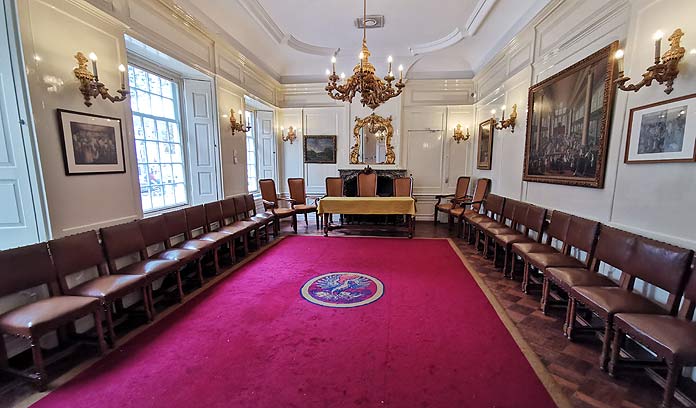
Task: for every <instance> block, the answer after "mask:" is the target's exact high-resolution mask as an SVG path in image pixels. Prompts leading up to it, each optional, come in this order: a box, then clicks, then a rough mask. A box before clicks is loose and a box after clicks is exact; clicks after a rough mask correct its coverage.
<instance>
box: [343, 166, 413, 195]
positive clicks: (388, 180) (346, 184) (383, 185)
mask: <svg viewBox="0 0 696 408" xmlns="http://www.w3.org/2000/svg"><path fill="white" fill-rule="evenodd" d="M364 171H368V172H375V173H377V195H378V196H380V197H389V196H391V195H393V193H394V191H393V190H394V184H393V180H394V179H395V178H397V177H406V176H408V174H407V172H406V170H404V169H373V168H371V167H370V166H367V167H366V168H364V169H342V170H341V169H339V170H338V174H339V175H340V176H341V178H342V179H343V195H344V196H346V197H355V196H357V195H358V174H359V173H361V172H364Z"/></svg>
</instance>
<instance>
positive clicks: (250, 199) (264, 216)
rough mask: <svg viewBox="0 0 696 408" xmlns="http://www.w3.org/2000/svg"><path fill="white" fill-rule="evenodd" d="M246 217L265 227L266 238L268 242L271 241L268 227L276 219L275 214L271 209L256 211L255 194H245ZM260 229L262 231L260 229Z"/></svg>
mask: <svg viewBox="0 0 696 408" xmlns="http://www.w3.org/2000/svg"><path fill="white" fill-rule="evenodd" d="M244 204H245V206H244V210H245V212H244V214H243V215H244V217H243V218H244V219H248V220H251V221H253V222H256V223H258V224H259V225H260V226H262V227H263V230H264V237H265V238H264V239H265V240H266V242H269V241H270V236H269V231H268V227H269V226H272V225H273V223H274V221H275V216H274V215H273V213H272V212H270V211H264V212H261V213H260V212H257V211H256V201H255V200H254V196H253V194H245V195H244ZM259 231H261V230H260V229H259Z"/></svg>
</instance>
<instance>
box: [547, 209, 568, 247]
mask: <svg viewBox="0 0 696 408" xmlns="http://www.w3.org/2000/svg"><path fill="white" fill-rule="evenodd" d="M570 217H571V215H570V214H566V213H564V212H562V211H558V210H553V212H552V213H551V222H550V223H549V227H548V228H547V229H546V243H547V244H551V242H552V240H553V239H557V240H559V241H561V242H563V246H564V247H565V240H566V234H567V233H568V226H569V225H570Z"/></svg>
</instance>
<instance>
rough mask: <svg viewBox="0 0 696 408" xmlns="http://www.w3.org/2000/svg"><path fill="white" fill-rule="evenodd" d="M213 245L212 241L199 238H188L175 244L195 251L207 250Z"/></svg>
mask: <svg viewBox="0 0 696 408" xmlns="http://www.w3.org/2000/svg"><path fill="white" fill-rule="evenodd" d="M214 246H215V243H214V242H211V241H201V240H200V239H190V240H188V241H184V242H181V243H179V244H176V247H177V248H183V249H195V250H197V251H207V250H209V249H212V248H213V247H214Z"/></svg>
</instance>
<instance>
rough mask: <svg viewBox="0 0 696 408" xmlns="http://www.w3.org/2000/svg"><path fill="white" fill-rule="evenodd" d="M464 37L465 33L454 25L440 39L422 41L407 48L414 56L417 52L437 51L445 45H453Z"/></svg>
mask: <svg viewBox="0 0 696 408" xmlns="http://www.w3.org/2000/svg"><path fill="white" fill-rule="evenodd" d="M464 37H465V35H464V33H463V32H462V31H461V30H460V29H459V27H455V28H454V30H452V32H451V33H449V34H447V35H446V36H444V37H442V38H440V39H437V40H435V41H431V42H427V43H423V44H417V45H413V46H411V47H408V50H409V51H410V52H411V55H413V56H416V55H419V54H425V53H428V52H433V51H439V50H442V49H445V48H447V47H451V46H453V45H454V44H456V43H458V42H459V41H461V40H463V39H464Z"/></svg>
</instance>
